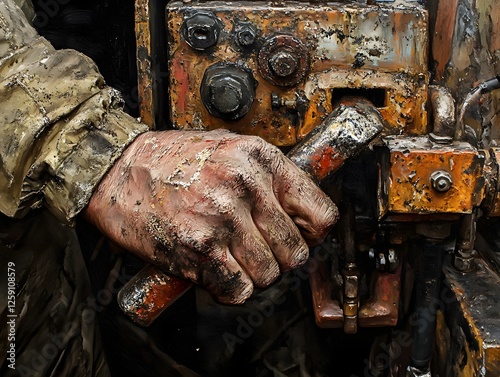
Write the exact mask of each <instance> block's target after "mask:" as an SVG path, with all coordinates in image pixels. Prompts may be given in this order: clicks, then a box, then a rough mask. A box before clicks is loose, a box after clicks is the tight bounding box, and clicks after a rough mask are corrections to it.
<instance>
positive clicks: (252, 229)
mask: <svg viewBox="0 0 500 377" xmlns="http://www.w3.org/2000/svg"><path fill="white" fill-rule="evenodd" d="M230 249H231V253H232V254H233V256H234V257H235V259H236V260H237V261H238V263H239V264H240V265H241V266H242V267H243V268H244V270H245V271H246V272H247V273H248V275H250V277H251V278H252V280H253V282H254V284H255V285H256V286H257V287H259V288H263V287H267V286H268V285H269V284H271V283H272V282H273V281H274V280H276V278H277V277H278V276H279V274H280V266H279V265H278V262H277V261H276V258H275V255H273V253H272V252H271V249H270V248H269V245H268V244H267V242H266V240H265V239H264V237H263V236H262V234H261V232H260V231H259V229H258V228H257V226H256V225H255V224H254V221H253V219H252V216H251V214H250V212H249V211H247V210H245V211H244V212H243V213H242V214H240V217H239V218H238V220H237V221H235V232H234V234H233V235H232V240H231V242H230Z"/></svg>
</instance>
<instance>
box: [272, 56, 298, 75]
mask: <svg viewBox="0 0 500 377" xmlns="http://www.w3.org/2000/svg"><path fill="white" fill-rule="evenodd" d="M298 65H299V61H298V59H297V58H296V57H295V55H294V54H293V53H292V52H290V51H286V50H278V51H276V52H275V53H274V54H273V55H272V56H271V58H270V59H269V67H270V68H271V70H272V71H273V73H274V74H275V75H276V76H279V77H288V76H291V75H293V74H294V73H295V71H297V68H298Z"/></svg>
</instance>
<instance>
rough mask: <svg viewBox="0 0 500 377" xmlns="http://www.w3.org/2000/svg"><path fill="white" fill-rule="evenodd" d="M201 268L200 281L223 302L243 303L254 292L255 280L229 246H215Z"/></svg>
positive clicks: (202, 262)
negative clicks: (240, 263) (236, 258)
mask: <svg viewBox="0 0 500 377" xmlns="http://www.w3.org/2000/svg"><path fill="white" fill-rule="evenodd" d="M196 268H200V278H199V281H198V283H199V284H201V285H202V286H204V287H205V288H206V289H207V290H208V291H209V292H210V294H211V295H212V296H214V297H215V298H216V299H217V300H218V301H220V302H221V303H223V304H242V303H243V302H245V301H246V299H247V298H249V297H250V296H251V294H252V292H253V282H252V280H251V278H250V277H249V276H248V274H247V272H246V271H245V270H244V269H243V268H242V267H241V266H240V265H239V263H238V262H237V261H236V260H235V259H234V257H233V255H232V254H231V253H230V251H229V248H228V247H227V246H221V247H219V246H217V247H214V248H213V249H212V250H211V251H210V252H209V253H208V255H207V258H205V260H203V261H201V263H200V264H199V265H198V266H197V267H196Z"/></svg>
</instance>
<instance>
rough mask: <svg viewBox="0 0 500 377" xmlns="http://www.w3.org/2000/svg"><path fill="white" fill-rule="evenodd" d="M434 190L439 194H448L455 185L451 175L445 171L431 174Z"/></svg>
mask: <svg viewBox="0 0 500 377" xmlns="http://www.w3.org/2000/svg"><path fill="white" fill-rule="evenodd" d="M431 185H432V188H433V189H434V190H436V191H438V192H446V191H448V190H449V189H450V188H451V186H452V185H453V179H452V178H451V174H450V173H448V172H447V171H445V170H436V171H435V172H434V173H432V174H431Z"/></svg>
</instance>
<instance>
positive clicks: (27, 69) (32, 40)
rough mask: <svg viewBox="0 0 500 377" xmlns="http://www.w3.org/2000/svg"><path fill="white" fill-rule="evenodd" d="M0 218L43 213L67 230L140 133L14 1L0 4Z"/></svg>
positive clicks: (114, 95) (89, 68)
mask: <svg viewBox="0 0 500 377" xmlns="http://www.w3.org/2000/svg"><path fill="white" fill-rule="evenodd" d="M0 103H1V105H0V127H2V131H1V134H0V135H1V137H0V212H2V213H3V214H5V215H7V216H11V217H12V216H22V215H23V214H25V213H26V212H27V211H28V210H29V209H30V208H35V207H40V206H45V207H47V208H48V209H50V211H51V212H52V213H54V214H55V215H56V216H57V217H58V218H59V220H61V221H64V222H66V223H71V222H72V219H73V218H74V217H75V215H76V214H78V212H79V211H80V210H81V209H83V208H84V207H85V205H86V204H87V202H88V200H89V199H90V196H91V195H92V191H93V188H94V187H95V186H96V185H97V184H98V182H99V181H100V179H101V178H102V176H103V175H104V174H105V173H106V171H107V170H108V169H109V168H110V167H111V165H112V164H113V162H114V161H115V160H116V159H117V158H118V157H119V156H120V155H121V153H122V151H123V150H124V149H125V147H126V146H127V145H128V144H129V143H130V142H131V141H132V140H134V138H135V137H136V136H137V135H138V134H140V133H141V132H144V131H146V130H147V127H146V126H145V125H143V124H141V123H139V122H138V121H137V120H135V119H134V118H132V117H130V116H128V115H127V114H125V113H124V112H123V111H122V110H121V104H122V100H121V97H120V94H119V93H118V92H117V91H116V90H113V89H112V88H110V87H107V86H106V84H105V82H104V79H103V77H102V76H101V74H100V73H99V71H98V69H97V67H96V65H95V64H94V63H93V62H92V61H91V60H90V59H89V58H87V57H86V56H84V55H82V54H80V53H78V52H76V51H73V50H55V49H54V48H53V47H52V46H51V44H50V43H49V42H48V41H47V40H46V39H44V38H42V37H40V36H39V35H38V34H37V32H36V30H35V29H34V28H33V27H32V26H31V25H30V23H29V22H28V20H27V19H26V17H25V14H24V13H23V11H21V9H20V8H19V7H18V6H17V5H16V0H1V1H0Z"/></svg>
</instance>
